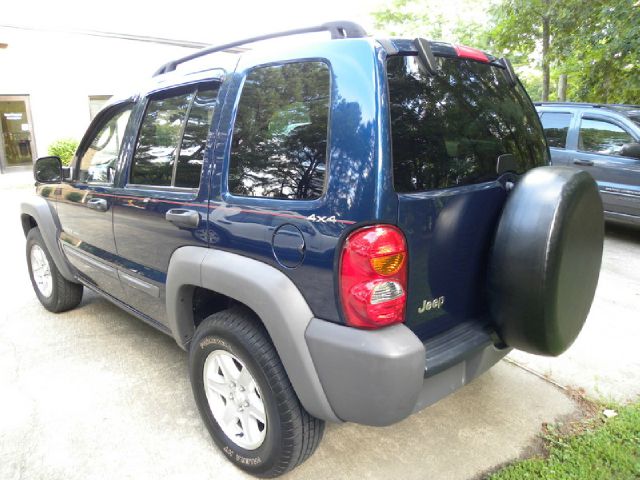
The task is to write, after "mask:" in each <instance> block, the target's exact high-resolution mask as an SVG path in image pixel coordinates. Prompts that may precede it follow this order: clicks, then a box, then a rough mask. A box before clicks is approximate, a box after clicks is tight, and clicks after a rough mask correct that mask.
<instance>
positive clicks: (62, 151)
mask: <svg viewBox="0 0 640 480" xmlns="http://www.w3.org/2000/svg"><path fill="white" fill-rule="evenodd" d="M77 148H78V141H77V140H74V139H73V138H62V139H60V140H56V141H55V142H53V143H52V144H51V145H49V149H48V154H49V155H52V156H55V157H60V160H61V161H62V164H63V165H69V164H70V163H71V159H73V155H74V154H75V153H76V149H77Z"/></svg>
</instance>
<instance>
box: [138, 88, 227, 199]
mask: <svg viewBox="0 0 640 480" xmlns="http://www.w3.org/2000/svg"><path fill="white" fill-rule="evenodd" d="M217 93H218V88H217V86H216V87H213V86H206V87H199V88H196V87H193V88H190V89H189V90H188V91H185V90H184V89H183V90H182V91H181V92H179V93H178V92H173V93H169V94H167V93H164V94H162V95H161V96H156V97H152V98H151V99H150V100H149V102H148V104H147V108H146V111H145V114H144V118H143V119H142V125H141V127H140V133H139V135H138V142H137V145H136V150H135V154H134V157H133V163H132V165H131V173H130V175H129V183H130V184H134V185H150V186H162V187H172V186H173V187H182V188H197V187H198V185H199V184H200V175H201V172H202V165H203V163H204V151H205V147H206V143H207V138H208V134H209V130H210V128H211V120H212V118H213V112H214V107H215V102H216V99H217Z"/></svg>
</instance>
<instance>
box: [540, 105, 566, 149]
mask: <svg viewBox="0 0 640 480" xmlns="http://www.w3.org/2000/svg"><path fill="white" fill-rule="evenodd" d="M540 119H541V120H542V128H543V129H544V134H545V135H546V136H547V142H548V143H549V146H550V147H555V148H566V146H567V133H569V125H570V124H571V113H558V112H544V113H542V114H541V115H540Z"/></svg>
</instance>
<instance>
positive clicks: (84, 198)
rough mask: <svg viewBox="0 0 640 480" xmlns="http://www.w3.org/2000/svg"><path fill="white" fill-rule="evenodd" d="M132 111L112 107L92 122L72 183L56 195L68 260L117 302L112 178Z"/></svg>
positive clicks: (127, 107) (129, 105) (123, 106)
mask: <svg viewBox="0 0 640 480" xmlns="http://www.w3.org/2000/svg"><path fill="white" fill-rule="evenodd" d="M132 108H133V104H132V103H123V104H119V105H114V106H113V107H110V108H108V109H107V110H105V111H103V112H101V113H100V114H99V115H98V116H97V117H96V119H95V120H94V121H93V122H92V125H91V126H90V127H89V130H88V132H87V134H86V135H85V138H84V139H83V140H82V142H81V144H80V147H79V149H78V153H77V160H76V165H75V169H74V174H73V179H72V180H71V181H70V182H66V183H64V184H62V185H61V186H60V188H59V189H57V190H56V199H57V201H58V217H59V219H60V223H61V225H62V232H61V235H60V241H61V244H62V248H63V250H64V252H65V254H66V256H67V258H68V259H69V261H70V262H71V263H72V264H73V265H74V266H75V267H76V268H77V269H78V271H79V272H80V273H81V274H82V275H83V277H84V279H85V280H87V281H88V282H89V283H91V284H93V285H95V286H97V287H98V288H100V289H101V290H103V291H104V292H106V293H108V294H110V295H113V296H115V297H117V298H121V297H122V289H121V288H120V282H119V279H118V274H117V268H116V246H115V242H114V239H113V225H112V221H113V206H114V194H113V193H114V192H113V190H114V173H115V171H116V165H117V163H118V160H119V159H120V158H121V157H122V145H123V140H124V138H125V136H126V135H128V129H129V128H131V126H130V125H129V126H128V124H129V119H130V117H131V112H132Z"/></svg>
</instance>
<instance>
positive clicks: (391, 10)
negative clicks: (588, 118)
mask: <svg viewBox="0 0 640 480" xmlns="http://www.w3.org/2000/svg"><path fill="white" fill-rule="evenodd" d="M387 2H388V3H387V6H385V7H382V8H379V9H378V10H377V11H374V12H373V13H372V16H373V18H374V22H375V27H376V28H377V29H378V30H379V31H380V32H381V33H384V34H385V35H389V36H404V37H409V38H412V37H415V36H417V35H420V36H423V37H427V38H432V39H438V40H444V41H449V42H455V43H463V44H468V45H471V46H474V47H478V48H482V49H485V50H488V51H491V52H493V53H494V54H496V55H498V56H502V55H504V56H507V57H508V58H509V59H510V60H511V62H512V63H513V64H514V66H515V68H516V71H517V72H518V74H519V76H520V79H521V80H522V82H523V83H524V85H525V87H526V88H527V91H528V92H529V94H530V96H531V98H532V99H533V100H541V99H542V97H543V92H544V90H545V87H546V89H548V92H549V99H550V100H557V99H558V98H557V92H556V88H555V86H556V84H557V81H558V78H559V76H560V75H561V74H567V76H568V87H567V100H569V101H585V102H601V103H629V104H639V103H640V1H638V0H591V1H589V2H585V1H584V0H486V1H480V0H413V1H410V0H387ZM545 39H546V40H545ZM545 66H546V67H547V68H546V71H547V75H545V74H544V71H545Z"/></svg>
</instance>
